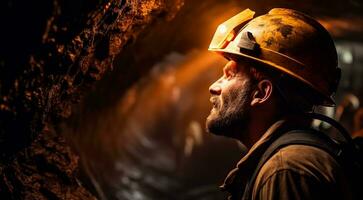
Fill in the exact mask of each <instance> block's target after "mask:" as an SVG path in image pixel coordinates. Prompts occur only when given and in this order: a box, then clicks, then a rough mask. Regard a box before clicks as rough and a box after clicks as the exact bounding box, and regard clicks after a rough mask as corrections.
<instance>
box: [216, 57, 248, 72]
mask: <svg viewBox="0 0 363 200" xmlns="http://www.w3.org/2000/svg"><path fill="white" fill-rule="evenodd" d="M249 67H250V66H249V65H248V63H246V62H240V61H235V60H229V61H228V62H227V64H226V65H225V66H224V68H223V69H224V70H226V69H230V68H234V69H235V70H238V71H246V70H248V68H249Z"/></svg>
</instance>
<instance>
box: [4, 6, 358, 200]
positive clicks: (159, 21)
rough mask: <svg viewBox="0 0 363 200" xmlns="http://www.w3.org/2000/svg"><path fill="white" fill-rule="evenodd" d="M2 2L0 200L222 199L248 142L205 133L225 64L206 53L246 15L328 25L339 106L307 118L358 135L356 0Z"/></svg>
mask: <svg viewBox="0 0 363 200" xmlns="http://www.w3.org/2000/svg"><path fill="white" fill-rule="evenodd" d="M1 4H2V5H1V9H2V12H1V13H2V14H1V15H2V17H1V27H2V31H1V32H2V33H1V44H2V45H1V54H0V66H1V74H0V76H1V78H0V91H1V93H0V117H1V118H0V119H1V120H0V130H1V133H0V149H1V151H0V152H1V154H0V155H1V159H0V172H1V173H0V174H1V178H0V197H1V199H100V200H106V199H117V200H156V199H158V200H164V199H165V200H170V199H175V200H192V199H202V200H219V199H226V197H227V196H226V194H225V193H223V192H221V191H220V189H219V186H220V185H221V184H222V183H223V180H224V178H225V176H226V175H227V174H228V172H229V171H230V170H231V169H233V167H234V166H235V165H236V163H237V162H238V161H239V160H240V159H241V157H242V156H243V155H244V154H245V153H246V147H245V146H244V145H243V144H241V143H239V142H236V141H235V140H233V139H229V138H225V137H219V136H215V135H212V134H210V133H207V132H206V130H205V120H206V117H207V116H208V114H209V112H210V109H211V104H210V102H209V97H210V94H209V91H208V87H209V86H210V85H211V83H213V82H214V81H215V80H216V79H218V78H219V77H220V76H221V75H222V68H223V66H224V65H225V64H226V63H227V60H225V59H224V58H222V57H221V56H219V55H217V54H215V53H212V52H209V51H208V46H209V43H210V40H211V39H212V37H213V34H214V32H215V30H216V27H217V26H218V25H219V24H221V23H222V22H224V21H225V20H226V19H228V18H230V17H232V16H233V15H235V14H237V13H239V12H240V11H242V10H244V9H246V8H250V9H252V10H254V11H256V13H257V14H258V15H260V14H264V13H266V12H268V11H269V10H270V9H271V8H275V7H282V8H292V9H296V10H299V11H302V12H304V13H307V14H309V15H311V16H313V17H314V18H316V19H317V20H318V21H319V22H320V23H321V24H322V25H323V26H324V27H325V28H326V29H327V30H328V31H329V33H330V34H331V35H332V37H333V40H334V43H335V45H336V49H337V53H338V65H339V67H340V68H341V69H342V77H341V81H340V86H339V88H338V91H337V93H336V95H335V98H336V104H337V106H336V107H334V108H325V107H322V108H319V109H318V112H321V113H323V114H325V115H328V116H330V117H332V118H334V119H336V120H337V121H339V122H340V123H341V124H342V125H343V126H344V127H345V128H346V129H347V130H348V131H349V132H350V133H351V134H352V135H353V136H362V137H363V107H362V105H361V102H362V99H363V79H362V76H363V68H362V65H363V4H362V2H360V1H358V0H349V1H345V2H342V1H338V0H330V1H328V0H321V1H316V0H315V1H314V0H307V1H306V0H305V1H287V0H270V1H267V0H260V1H237V0H226V1H218V0H205V1H192V0H169V1H165V0H145V1H140V0H121V1H113V0H110V1H106V0H98V1H95V0H92V1H84V0H76V1H59V0H52V1H47V2H45V1H27V2H21V1H18V0H7V1H3V2H2V3H1ZM316 126H318V127H320V128H322V129H324V130H330V129H331V127H330V126H329V125H326V124H323V123H319V122H316Z"/></svg>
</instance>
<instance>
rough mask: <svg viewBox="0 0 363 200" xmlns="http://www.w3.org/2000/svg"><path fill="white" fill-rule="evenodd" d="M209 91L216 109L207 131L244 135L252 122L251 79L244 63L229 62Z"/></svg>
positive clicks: (213, 111) (207, 124) (237, 135)
mask: <svg viewBox="0 0 363 200" xmlns="http://www.w3.org/2000/svg"><path fill="white" fill-rule="evenodd" d="M209 91H210V93H211V98H210V101H211V103H212V104H213V108H212V110H211V112H210V114H209V116H208V118H207V121H206V127H207V131H208V132H210V133H213V134H216V135H224V136H227V137H233V138H241V134H243V132H244V131H245V130H246V129H247V128H248V125H249V122H250V114H249V113H250V101H251V96H252V95H251V93H252V84H251V80H250V78H249V76H248V74H247V73H246V70H245V69H244V68H243V66H240V65H237V63H236V62H234V61H230V62H228V63H227V64H226V66H225V67H224V69H223V76H222V77H221V78H220V79H218V80H217V81H216V82H214V83H213V84H212V85H211V86H210V88H209Z"/></svg>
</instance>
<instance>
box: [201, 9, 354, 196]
mask: <svg viewBox="0 0 363 200" xmlns="http://www.w3.org/2000/svg"><path fill="white" fill-rule="evenodd" d="M209 50H210V51H213V52H217V53H218V54H220V55H222V56H224V57H225V58H226V59H227V60H228V63H227V64H226V65H225V66H224V68H223V76H222V77H221V78H219V79H218V80H217V81H216V82H214V83H213V84H212V85H211V86H210V88H209V91H210V93H211V98H210V101H211V103H212V104H213V108H212V110H211V112H210V114H209V116H208V118H207V121H206V127H207V131H208V132H211V133H213V134H216V135H224V136H227V137H231V138H235V139H237V140H239V141H240V142H242V143H243V144H244V145H245V146H246V147H247V148H248V152H247V153H246V155H244V157H243V158H242V160H241V161H240V162H239V163H238V164H237V167H236V168H235V169H233V170H232V171H231V172H230V173H229V174H228V176H227V178H226V179H225V182H224V184H223V185H222V186H221V189H222V190H225V191H228V192H229V193H230V197H229V198H230V199H233V200H237V199H238V200H240V199H262V200H264V199H276V200H277V199H284V200H285V199H352V198H353V197H352V192H351V189H350V188H351V186H350V183H349V181H348V178H347V177H348V176H347V175H346V173H345V172H344V170H343V167H342V164H341V163H340V162H339V161H338V159H337V158H336V157H337V156H336V155H335V149H334V148H335V147H334V144H332V142H331V141H332V140H331V138H327V136H326V135H325V134H324V133H322V132H320V131H318V130H316V129H314V128H312V127H311V122H312V118H311V117H309V116H311V115H309V113H312V112H313V111H314V108H316V107H317V106H334V105H335V103H334V99H333V98H332V97H333V95H334V93H335V92H336V90H337V86H338V83H339V80H340V74H341V71H340V68H338V67H337V53H336V49H335V46H334V42H333V40H332V38H331V37H330V35H329V33H328V32H327V31H326V30H325V29H324V28H323V26H322V25H321V24H319V23H318V22H317V21H316V20H314V19H313V18H311V17H309V16H307V15H305V14H303V13H301V12H298V11H295V10H291V9H282V8H275V9H272V10H270V11H269V12H268V13H267V14H265V15H261V16H258V17H255V18H254V12H253V11H251V10H249V9H246V10H245V11H243V12H241V13H239V14H237V15H236V16H234V17H232V18H231V19H229V20H228V21H226V22H224V23H223V24H221V25H220V26H219V27H218V28H217V30H216V33H215V35H214V37H213V39H212V41H211V44H210V47H209ZM294 134H295V135H294ZM286 135H290V137H286ZM291 135H294V136H293V137H291ZM283 136H285V138H283V139H281V138H282V137H283ZM291 138H293V139H291ZM296 138H300V140H297V139H296ZM282 140H284V141H282ZM287 140H290V142H286V141H287ZM277 141H278V142H277ZM284 142H285V143H284ZM277 143H279V144H277ZM281 144H285V145H281ZM313 144H315V145H313ZM273 146H275V147H273ZM276 146H278V147H276ZM325 147H326V148H325Z"/></svg>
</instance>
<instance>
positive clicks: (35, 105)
mask: <svg viewBox="0 0 363 200" xmlns="http://www.w3.org/2000/svg"><path fill="white" fill-rule="evenodd" d="M1 4H2V5H1V10H2V12H1V15H2V16H1V27H2V31H1V32H2V33H1V44H2V45H1V54H0V67H1V68H0V70H1V72H0V76H1V77H0V92H1V93H0V156H1V161H0V176H1V178H0V186H1V187H0V188H1V189H0V197H1V199H93V198H95V197H94V196H93V195H92V194H91V193H90V192H89V191H88V190H87V189H85V188H84V187H83V186H82V184H81V183H80V182H79V180H78V179H77V177H76V173H77V168H78V156H77V155H76V154H75V153H74V152H73V151H72V149H71V148H70V147H69V146H68V144H67V142H66V141H65V139H64V138H63V137H62V136H61V135H59V134H58V133H57V131H56V130H55V129H54V128H53V127H56V124H57V123H58V122H59V121H60V120H62V119H64V118H67V117H68V116H69V115H70V114H71V106H72V105H73V104H76V103H77V102H79V100H80V99H81V98H82V94H83V93H84V92H85V91H86V90H88V89H90V87H92V85H93V84H94V83H95V82H96V81H98V80H100V79H101V77H102V76H103V75H104V73H105V72H106V71H109V70H112V68H113V60H114V58H115V56H116V55H118V54H120V53H121V52H122V50H123V48H124V47H125V46H126V45H128V44H129V43H130V42H132V41H133V40H134V39H135V38H136V37H137V35H138V34H139V33H140V32H141V31H143V30H144V29H145V28H146V27H148V26H150V25H151V24H153V23H154V22H155V21H157V20H169V19H171V18H173V16H174V15H175V13H176V12H177V11H178V10H179V9H180V7H181V6H182V5H183V2H182V1H179V0H175V1H163V0H151V1H136V0H121V1H102V0H98V1H96V0H93V1H84V0H79V1H58V0H53V1H26V2H23V1H17V0H8V1H2V2H1Z"/></svg>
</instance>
